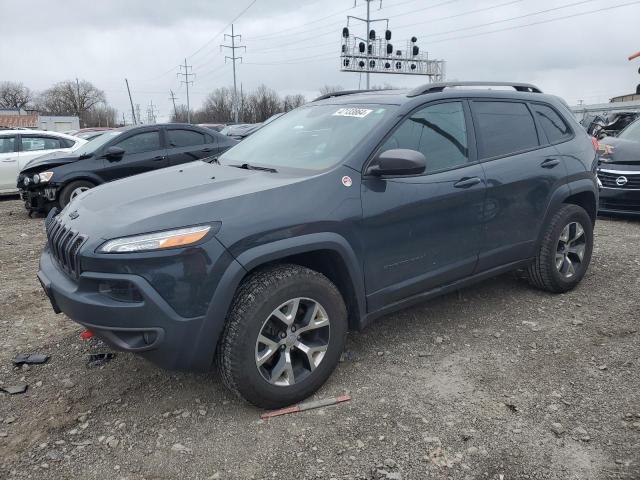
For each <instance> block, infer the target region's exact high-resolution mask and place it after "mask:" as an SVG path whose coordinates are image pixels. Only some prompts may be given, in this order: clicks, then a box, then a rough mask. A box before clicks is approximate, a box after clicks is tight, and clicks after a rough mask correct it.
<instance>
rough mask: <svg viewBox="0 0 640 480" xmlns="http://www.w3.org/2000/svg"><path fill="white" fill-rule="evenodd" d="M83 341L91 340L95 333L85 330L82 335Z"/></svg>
mask: <svg viewBox="0 0 640 480" xmlns="http://www.w3.org/2000/svg"><path fill="white" fill-rule="evenodd" d="M80 338H81V339H82V340H91V339H92V338H93V332H92V331H91V330H85V331H84V332H82V333H81V334H80Z"/></svg>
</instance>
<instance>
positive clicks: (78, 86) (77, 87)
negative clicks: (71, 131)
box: [76, 77, 80, 122]
mask: <svg viewBox="0 0 640 480" xmlns="http://www.w3.org/2000/svg"><path fill="white" fill-rule="evenodd" d="M76 93H77V94H78V101H77V104H76V105H77V106H78V111H77V113H78V122H80V82H79V81H78V77H76Z"/></svg>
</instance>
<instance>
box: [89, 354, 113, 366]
mask: <svg viewBox="0 0 640 480" xmlns="http://www.w3.org/2000/svg"><path fill="white" fill-rule="evenodd" d="M115 356H116V354H115V353H91V354H89V359H88V363H89V366H90V367H101V366H103V365H104V364H106V363H108V362H110V361H111V360H113V359H114V358H115Z"/></svg>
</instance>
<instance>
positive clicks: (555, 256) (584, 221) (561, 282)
mask: <svg viewBox="0 0 640 480" xmlns="http://www.w3.org/2000/svg"><path fill="white" fill-rule="evenodd" d="M592 251H593V223H592V221H591V217H589V214H588V213H587V212H586V210H585V209H584V208H582V207H580V206H578V205H568V204H565V205H562V206H561V207H560V208H559V209H558V211H557V212H556V213H555V214H554V215H553V217H552V218H551V221H550V222H549V223H548V225H546V230H545V232H544V236H543V238H542V242H541V243H540V247H539V250H538V254H537V256H536V259H535V261H534V262H533V263H532V264H531V265H530V266H529V269H528V277H529V281H530V282H531V283H532V284H533V285H534V286H536V287H538V288H541V289H543V290H547V291H549V292H554V293H562V292H567V291H569V290H571V289H573V288H574V287H575V286H576V285H578V283H580V281H581V280H582V277H584V275H585V273H586V272H587V268H588V267H589V263H590V261H591V253H592Z"/></svg>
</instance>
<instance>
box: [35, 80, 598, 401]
mask: <svg viewBox="0 0 640 480" xmlns="http://www.w3.org/2000/svg"><path fill="white" fill-rule="evenodd" d="M492 85H493V84H487V83H472V84H471V85H469V84H459V83H457V84H428V85H425V86H422V87H419V88H416V89H414V90H410V91H401V90H393V91H371V92H367V91H365V92H339V93H332V94H330V95H326V96H323V97H320V98H319V99H317V100H316V101H313V102H310V103H308V104H306V105H304V106H302V107H300V108H298V109H296V110H293V111H291V112H289V113H287V114H285V115H284V116H283V117H281V118H280V119H278V120H277V121H275V122H273V123H271V124H269V125H267V126H265V127H263V128H262V129H260V130H258V131H257V132H256V133H254V134H253V135H251V136H250V137H248V138H247V139H245V140H243V141H242V142H241V143H239V144H238V145H237V146H235V147H234V148H232V149H230V150H228V151H227V152H225V153H224V154H222V155H221V156H220V157H219V158H218V162H216V163H205V162H192V163H190V164H188V165H183V166H179V167H175V168H167V169H164V170H161V171H155V172H150V173H147V174H144V175H138V176H136V177H131V178H127V179H124V180H121V181H118V182H114V183H112V184H110V185H105V186H103V187H100V188H96V189H95V190H91V191H89V192H87V193H85V194H84V195H83V196H82V197H80V198H78V199H76V200H74V201H72V202H71V203H70V204H69V205H67V207H66V208H65V209H64V210H62V212H58V211H57V210H53V211H52V212H50V214H49V216H48V217H47V219H46V229H47V236H48V244H47V246H46V248H45V250H44V252H43V253H42V256H41V259H40V270H39V272H38V277H39V279H40V282H41V283H42V285H43V286H44V289H45V291H46V292H47V294H48V296H49V298H50V300H51V303H52V306H53V308H54V310H55V311H57V312H64V313H65V314H67V316H68V317H69V318H71V319H73V320H74V321H76V322H78V323H80V324H81V325H83V326H85V328H87V329H89V330H91V331H93V332H94V333H95V334H96V335H98V336H99V337H101V338H102V339H104V340H105V341H106V342H108V343H109V344H111V345H113V346H115V347H117V348H119V349H122V350H125V351H129V352H136V353H139V354H140V355H143V356H145V357H146V358H148V359H149V360H151V361H153V362H155V363H157V364H158V365H161V366H164V367H168V368H180V369H191V370H193V369H196V370H207V369H210V368H212V367H213V366H214V365H217V366H218V367H219V369H220V371H221V374H222V379H223V380H224V383H225V384H226V385H227V386H228V387H229V388H230V389H231V390H232V391H234V392H236V393H237V394H238V395H241V396H242V397H244V398H245V399H247V400H248V401H250V402H252V403H254V404H256V405H259V406H262V407H267V408H274V407H278V406H282V405H286V404H291V403H294V402H297V401H299V400H301V399H302V398H304V397H306V396H308V395H310V394H311V393H313V392H314V391H315V390H317V389H318V388H319V387H320V386H321V385H322V384H323V383H324V381H325V380H326V379H327V378H328V377H329V375H330V374H331V372H332V371H333V369H334V368H335V367H336V365H337V364H338V360H339V358H340V354H341V352H342V350H343V348H344V346H345V339H346V334H347V331H348V330H350V329H361V328H364V327H365V326H366V325H368V324H369V323H370V322H371V321H373V320H374V319H375V318H377V317H380V316H382V315H385V314H387V313H389V312H392V311H395V310H398V309H400V308H402V307H406V306H409V305H412V304H414V303H416V302H419V301H423V300H426V299H429V298H432V297H434V296H437V295H441V294H444V293H447V292H451V291H454V290H456V289H459V288H461V287H463V286H466V285H469V284H471V283H474V282H479V281H482V280H484V279H486V278H489V277H492V276H494V275H498V274H501V273H504V272H508V271H511V270H515V269H525V270H526V271H527V272H528V276H529V279H530V282H531V283H532V284H533V285H534V286H535V287H538V288H541V289H544V290H546V291H549V292H566V291H568V290H570V289H572V288H574V287H575V286H576V285H578V283H579V282H580V280H581V279H582V278H583V276H584V275H585V273H586V271H587V268H588V265H589V262H590V259H591V252H592V248H593V227H594V224H595V221H596V212H597V202H598V188H597V183H596V167H597V154H596V149H595V145H594V144H593V143H592V141H591V138H590V137H589V135H587V133H586V132H585V131H584V129H583V128H582V127H581V126H580V125H579V124H578V123H577V122H576V120H575V119H574V118H573V115H572V114H571V112H570V111H569V109H568V108H567V107H566V104H565V103H564V102H562V101H561V100H559V99H558V98H556V97H554V96H551V95H544V94H542V93H540V91H539V90H538V89H537V88H536V87H534V86H531V85H526V84H512V85H511V86H512V87H513V88H514V89H515V90H516V91H507V90H490V89H479V88H465V87H467V86H472V87H478V86H492ZM449 87H457V88H449Z"/></svg>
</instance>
